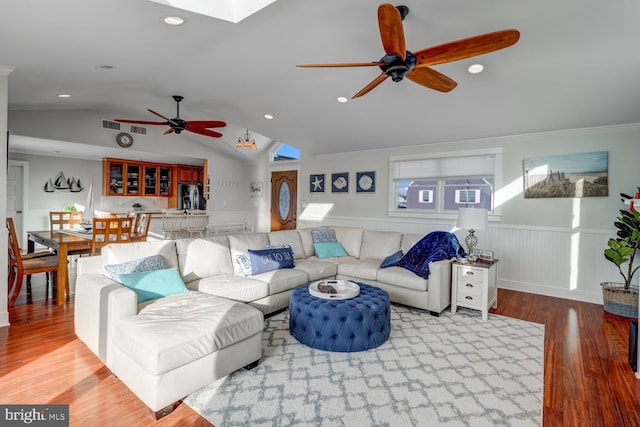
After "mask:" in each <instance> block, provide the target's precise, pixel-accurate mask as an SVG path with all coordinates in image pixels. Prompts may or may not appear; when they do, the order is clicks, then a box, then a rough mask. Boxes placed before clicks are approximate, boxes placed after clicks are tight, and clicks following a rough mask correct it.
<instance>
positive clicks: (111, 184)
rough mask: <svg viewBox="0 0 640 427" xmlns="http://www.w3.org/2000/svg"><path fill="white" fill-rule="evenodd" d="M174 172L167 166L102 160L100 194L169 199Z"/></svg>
mask: <svg viewBox="0 0 640 427" xmlns="http://www.w3.org/2000/svg"><path fill="white" fill-rule="evenodd" d="M174 170H175V169H174V166H172V165H167V164H160V163H150V162H136V161H130V160H122V159H111V158H106V159H102V174H103V176H102V194H103V195H104V196H159V197H170V196H171V195H172V192H173V191H172V189H173V174H174Z"/></svg>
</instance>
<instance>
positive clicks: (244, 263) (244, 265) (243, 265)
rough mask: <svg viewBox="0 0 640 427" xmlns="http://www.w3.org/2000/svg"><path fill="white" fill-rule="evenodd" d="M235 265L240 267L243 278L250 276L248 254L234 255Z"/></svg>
mask: <svg viewBox="0 0 640 427" xmlns="http://www.w3.org/2000/svg"><path fill="white" fill-rule="evenodd" d="M236 263H238V266H240V272H241V273H242V275H243V276H245V277H247V276H251V258H249V254H238V255H236Z"/></svg>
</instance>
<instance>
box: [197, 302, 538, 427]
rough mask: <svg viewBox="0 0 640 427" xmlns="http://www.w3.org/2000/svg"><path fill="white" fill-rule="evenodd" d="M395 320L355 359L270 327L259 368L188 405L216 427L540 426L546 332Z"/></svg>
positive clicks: (395, 312)
mask: <svg viewBox="0 0 640 427" xmlns="http://www.w3.org/2000/svg"><path fill="white" fill-rule="evenodd" d="M391 310H392V315H391V336H390V337H389V339H388V340H387V341H386V342H385V343H384V344H382V345H381V346H380V347H377V348H375V349H372V350H368V351H364V352H357V353H332V352H328V351H323V350H316V349H313V348H310V347H307V346H305V345H303V344H300V343H299V342H298V341H297V340H296V339H295V338H294V337H293V336H291V335H290V334H289V313H288V311H287V312H283V313H280V314H277V315H275V316H273V317H270V318H267V319H266V321H265V332H264V334H263V342H264V347H263V348H264V353H263V359H262V360H261V361H260V364H259V365H258V367H256V368H254V369H253V370H250V371H247V370H245V369H242V370H240V371H237V372H235V373H233V374H231V375H228V376H227V377H224V378H222V379H220V380H218V381H216V382H215V383H213V384H211V385H209V386H207V387H204V388H202V389H201V390H198V391H197V392H195V393H193V394H191V395H190V396H188V397H187V398H186V399H185V402H186V403H187V404H188V405H189V406H191V407H192V408H193V409H194V410H196V411H197V412H198V413H200V414H201V415H202V416H204V417H205V418H207V419H208V420H209V421H211V422H212V423H213V424H215V425H216V426H218V427H228V426H373V425H377V426H425V425H428V426H445V425H446V426H474V427H478V426H518V427H522V426H540V425H541V424H542V382H543V380H542V378H543V345H544V325H540V324H537V323H531V322H525V321H522V320H517V319H511V318H508V317H503V316H497V315H493V314H489V320H488V321H486V322H485V321H483V320H482V318H481V315H480V313H479V312H477V311H473V310H467V309H459V310H458V312H457V313H456V314H451V312H450V311H446V312H444V313H442V315H441V316H440V317H439V318H438V317H433V316H431V315H429V314H428V313H425V312H423V311H420V310H416V309H412V308H408V307H404V306H396V305H392V306H391Z"/></svg>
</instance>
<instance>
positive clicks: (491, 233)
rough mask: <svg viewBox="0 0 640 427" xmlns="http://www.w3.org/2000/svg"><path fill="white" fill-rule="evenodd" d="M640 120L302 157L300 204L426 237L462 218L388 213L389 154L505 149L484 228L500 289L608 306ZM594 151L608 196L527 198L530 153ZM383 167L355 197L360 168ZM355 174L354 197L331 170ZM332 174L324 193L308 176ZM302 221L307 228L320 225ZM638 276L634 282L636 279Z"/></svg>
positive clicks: (639, 155)
mask: <svg viewBox="0 0 640 427" xmlns="http://www.w3.org/2000/svg"><path fill="white" fill-rule="evenodd" d="M639 140H640V125H633V126H618V127H608V128H596V129H585V130H575V131H564V132H552V133H540V134H532V135H526V136H513V137H502V138H494V139H485V140H477V141H464V142H456V143H446V144H438V145H428V146H427V145H425V146H420V147H410V148H401V149H393V150H376V151H370V152H358V153H350V154H342V155H335V156H323V157H308V156H307V157H305V156H304V154H303V156H302V159H301V171H300V184H299V192H300V200H304V201H308V202H310V203H332V204H333V209H332V210H331V212H330V213H329V215H328V217H326V218H325V220H324V221H323V223H324V224H334V225H348V226H360V227H366V228H371V229H377V230H397V231H402V232H413V233H425V234H426V233H428V232H429V231H433V230H450V231H455V232H456V234H457V235H458V237H459V238H461V240H462V239H463V238H464V236H465V235H466V231H456V230H455V227H454V226H455V220H426V219H416V218H398V217H390V216H389V215H388V213H387V209H388V192H389V157H390V156H396V155H403V156H404V155H421V154H430V153H436V152H438V153H441V152H451V151H457V150H472V149H481V148H494V147H500V148H501V149H502V151H503V165H502V174H503V182H502V184H501V185H500V186H499V187H498V188H497V189H496V190H497V193H499V194H500V199H501V200H503V202H502V206H501V210H502V217H501V219H500V221H498V222H492V223H491V224H490V227H489V229H488V230H481V231H478V232H477V236H478V238H479V247H481V248H483V249H490V250H494V251H495V255H496V257H497V258H500V263H499V265H498V280H499V285H500V286H501V287H505V288H511V289H518V290H523V291H527V292H534V293H539V294H545V295H552V296H559V297H564V298H572V299H577V300H582V301H590V302H594V303H600V304H601V303H602V294H601V291H600V287H599V283H600V282H602V281H605V280H613V281H617V280H618V279H619V273H618V271H617V269H616V268H615V266H614V265H613V264H611V263H610V262H608V261H606V260H605V259H604V257H603V255H602V251H603V250H604V248H605V247H606V241H607V239H608V238H609V237H610V236H613V235H614V234H615V229H614V227H613V221H614V220H615V218H616V216H617V213H618V210H619V209H621V208H622V204H621V202H620V197H619V193H621V192H625V193H632V192H634V191H635V189H636V187H637V186H640V168H639V167H638V165H637V164H638V160H639V159H640V143H638V141H639ZM589 151H607V152H608V153H609V196H608V197H590V198H580V199H572V198H550V199H524V196H523V194H522V190H523V187H522V162H523V159H526V158H530V157H540V156H550V155H555V154H570V153H581V152H589ZM370 170H375V171H376V192H375V193H374V194H370V193H356V191H355V173H356V172H359V171H370ZM335 172H349V173H350V189H349V193H348V194H344V193H338V194H332V193H331V187H330V185H329V181H330V179H331V173H335ZM318 173H324V174H326V179H327V181H328V183H327V186H326V189H325V192H324V193H310V191H309V175H310V174H318ZM315 224H317V223H316V222H313V221H299V222H298V226H299V227H305V226H314V225H315ZM637 279H638V278H636V280H637Z"/></svg>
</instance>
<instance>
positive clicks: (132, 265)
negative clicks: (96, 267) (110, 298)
mask: <svg viewBox="0 0 640 427" xmlns="http://www.w3.org/2000/svg"><path fill="white" fill-rule="evenodd" d="M163 268H164V261H163V259H162V255H151V256H148V257H144V258H138V259H134V260H131V261H127V262H123V263H121V264H107V265H105V266H104V271H106V272H107V276H108V277H109V278H110V279H111V280H113V281H114V282H118V283H122V280H120V275H121V274H129V273H141V272H144V271H155V270H160V269H163Z"/></svg>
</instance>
